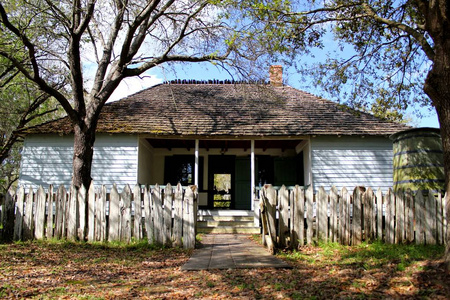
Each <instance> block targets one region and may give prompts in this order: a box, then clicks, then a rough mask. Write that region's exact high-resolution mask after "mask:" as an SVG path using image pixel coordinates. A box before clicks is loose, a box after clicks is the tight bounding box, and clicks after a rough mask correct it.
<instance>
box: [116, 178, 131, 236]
mask: <svg viewBox="0 0 450 300" xmlns="http://www.w3.org/2000/svg"><path fill="white" fill-rule="evenodd" d="M120 200H121V202H120V203H121V209H120V222H119V223H120V228H119V232H120V234H119V236H120V241H121V242H125V243H129V242H130V241H131V189H130V186H129V185H128V184H126V185H125V187H124V188H123V190H122V193H121V194H120Z"/></svg>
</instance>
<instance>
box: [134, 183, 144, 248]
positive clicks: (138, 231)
mask: <svg viewBox="0 0 450 300" xmlns="http://www.w3.org/2000/svg"><path fill="white" fill-rule="evenodd" d="M133 203H134V226H133V237H134V238H135V239H137V240H141V239H142V194H141V187H140V186H139V185H138V184H136V185H135V186H134V188H133Z"/></svg>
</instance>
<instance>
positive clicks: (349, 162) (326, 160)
mask: <svg viewBox="0 0 450 300" xmlns="http://www.w3.org/2000/svg"><path fill="white" fill-rule="evenodd" d="M311 171H312V175H313V184H314V190H315V191H317V189H318V187H320V186H323V187H325V189H326V190H329V189H330V188H331V187H332V186H333V185H335V186H336V187H337V188H338V189H342V187H344V186H345V187H347V188H349V189H351V190H353V188H354V187H355V186H360V185H364V186H377V187H380V188H381V189H382V190H383V191H386V190H387V189H388V188H389V187H392V142H391V141H390V140H389V139H388V138H383V137H366V138H361V137H334V136H330V137H315V138H311Z"/></svg>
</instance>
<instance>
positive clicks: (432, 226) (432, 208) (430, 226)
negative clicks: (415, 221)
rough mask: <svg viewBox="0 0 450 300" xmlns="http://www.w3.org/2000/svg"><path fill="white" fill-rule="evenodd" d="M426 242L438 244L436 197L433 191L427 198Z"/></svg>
mask: <svg viewBox="0 0 450 300" xmlns="http://www.w3.org/2000/svg"><path fill="white" fill-rule="evenodd" d="M425 215H426V217H425V224H426V226H425V239H426V240H425V242H426V243H427V245H435V244H436V198H434V196H433V194H432V193H431V192H429V193H428V199H426V200H425Z"/></svg>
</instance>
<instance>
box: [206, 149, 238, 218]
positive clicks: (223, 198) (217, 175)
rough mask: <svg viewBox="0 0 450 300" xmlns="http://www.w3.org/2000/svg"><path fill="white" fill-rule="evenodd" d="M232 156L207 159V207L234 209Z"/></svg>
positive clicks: (217, 156) (233, 159) (233, 166)
mask: <svg viewBox="0 0 450 300" xmlns="http://www.w3.org/2000/svg"><path fill="white" fill-rule="evenodd" d="M235 159H236V157H235V156H234V155H210V156H209V157H208V207H209V208H213V209H234V206H235V199H234V198H235V181H234V177H235Z"/></svg>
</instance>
